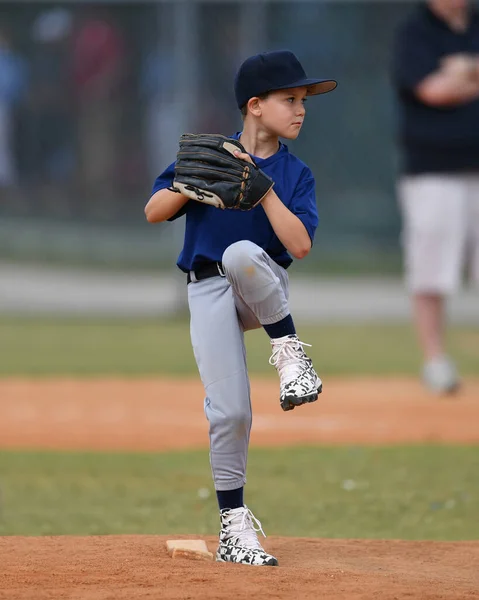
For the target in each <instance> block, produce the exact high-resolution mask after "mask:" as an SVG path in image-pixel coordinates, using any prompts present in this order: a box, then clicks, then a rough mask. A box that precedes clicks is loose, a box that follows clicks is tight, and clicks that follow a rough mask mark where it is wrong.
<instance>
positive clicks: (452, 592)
mask: <svg viewBox="0 0 479 600" xmlns="http://www.w3.org/2000/svg"><path fill="white" fill-rule="evenodd" d="M175 537H176V536H175ZM166 539H167V538H166V537H165V536H105V537H96V536H95V537H46V538H24V537H7V538H3V539H0V561H1V572H0V599H2V600H3V599H7V598H8V600H11V599H12V598H15V599H19V600H20V599H21V600H27V599H28V600H33V599H35V600H44V599H45V600H46V599H48V600H50V599H52V598H55V599H59V598H68V599H69V600H77V599H80V598H81V599H88V600H100V599H102V600H103V599H107V598H108V599H110V598H111V599H115V600H123V599H124V600H132V599H133V600H138V599H144V598H149V599H153V598H154V599H160V598H161V599H165V598H168V599H170V598H171V599H172V598H175V599H179V598H181V599H186V598H195V599H196V600H223V599H224V598H235V599H238V600H242V599H245V600H246V599H248V600H249V599H251V598H261V599H263V598H264V599H271V600H273V599H275V600H282V599H288V600H289V599H291V598H294V599H296V598H300V599H301V600H313V599H314V600H316V599H318V598H327V599H328V600H340V599H341V600H343V599H348V600H359V599H361V600H363V599H364V600H365V599H368V600H369V599H370V598H381V600H399V599H403V598H404V599H405V598H408V599H411V598H418V599H420V600H432V599H441V600H445V599H448V600H449V599H453V598H454V599H459V598H460V599H461V600H465V599H472V598H479V571H478V569H477V565H478V564H479V543H474V542H469V543H460V544H459V543H432V542H400V541H376V540H312V539H306V538H303V539H301V538H300V539H292V538H268V539H267V540H266V543H265V546H266V548H267V549H268V550H269V551H271V552H273V553H274V554H275V555H276V556H277V557H278V560H279V562H280V566H279V567H278V568H273V567H263V568H255V567H249V566H243V565H227V564H218V563H208V562H196V561H191V560H186V559H176V560H172V559H171V558H169V556H168V555H167V553H166V547H165V542H166ZM215 541H216V540H215V538H213V537H208V538H207V542H208V547H209V549H210V550H211V551H214V550H215Z"/></svg>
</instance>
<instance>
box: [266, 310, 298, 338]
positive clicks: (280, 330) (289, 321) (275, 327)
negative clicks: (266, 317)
mask: <svg viewBox="0 0 479 600" xmlns="http://www.w3.org/2000/svg"><path fill="white" fill-rule="evenodd" d="M263 328H264V330H265V331H266V333H267V334H268V335H269V337H270V338H271V339H275V338H281V337H284V336H285V335H295V334H296V328H295V326H294V323H293V317H292V316H291V315H288V316H287V317H284V319H281V321H278V322H276V323H271V324H270V325H263Z"/></svg>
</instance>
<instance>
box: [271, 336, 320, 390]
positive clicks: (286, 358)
mask: <svg viewBox="0 0 479 600" xmlns="http://www.w3.org/2000/svg"><path fill="white" fill-rule="evenodd" d="M303 346H308V347H309V348H311V344H306V343H305V342H301V341H300V340H298V338H290V337H286V338H281V339H280V340H279V341H274V342H273V353H272V355H271V357H270V359H269V364H270V365H273V366H274V367H276V368H277V370H278V373H279V375H280V378H281V384H282V385H287V384H288V383H289V382H290V381H293V380H294V379H296V378H297V377H299V376H300V375H301V374H302V373H303V372H304V370H305V369H306V368H308V366H309V359H308V358H307V356H306V355H305V353H304V350H303Z"/></svg>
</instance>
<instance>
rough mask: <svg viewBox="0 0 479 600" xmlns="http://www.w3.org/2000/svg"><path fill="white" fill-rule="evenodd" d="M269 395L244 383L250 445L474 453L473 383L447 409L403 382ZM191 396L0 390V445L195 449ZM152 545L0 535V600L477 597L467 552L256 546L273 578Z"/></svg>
mask: <svg viewBox="0 0 479 600" xmlns="http://www.w3.org/2000/svg"><path fill="white" fill-rule="evenodd" d="M277 388H278V384H277V381H275V380H274V379H273V380H255V381H254V382H253V385H252V391H253V410H254V421H253V433H252V438H251V442H252V445H256V446H259V445H263V446H266V445H273V444H275V445H281V446H283V445H286V444H290V445H292V444H297V443H300V444H305V443H317V444H379V443H381V444H388V443H411V442H412V443H420V442H432V441H434V442H442V443H461V442H464V443H476V444H477V443H478V442H479V428H478V427H477V423H478V422H479V380H478V379H475V380H474V379H473V380H469V381H467V385H466V386H465V387H464V389H463V390H462V391H461V393H460V394H458V395H457V396H454V397H452V398H447V399H438V398H435V397H432V396H430V395H428V394H427V393H426V392H425V391H424V390H423V389H422V388H421V386H420V385H419V383H417V382H416V381H413V380H408V379H398V378H394V379H383V380H380V379H349V380H329V381H328V382H327V386H326V387H325V392H324V393H323V395H322V396H321V400H320V401H319V402H316V403H315V404H312V405H308V406H305V407H301V408H300V409H296V410H295V411H293V412H291V413H283V412H282V411H281V410H280V408H279V403H278V398H277V395H278V389H277ZM202 398H203V391H202V388H201V385H200V384H199V383H198V382H197V381H195V380H183V381H175V380H162V379H152V380H131V379H130V380H128V379H125V380H114V379H107V380H100V379H98V380H80V381H75V380H67V379H63V380H62V379H60V380H17V379H10V380H8V379H7V380H2V381H0V447H2V448H57V449H67V448H68V449H70V448H72V449H99V450H101V449H130V450H170V449H180V448H186V447H190V448H191V447H204V446H205V445H206V444H207V440H208V437H207V423H206V420H205V418H204V414H203V406H202ZM169 537H175V538H176V537H181V536H176V535H175V536H169ZM165 540H166V537H162V536H104V537H87V538H76V537H75V538H74V537H44V538H35V537H30V538H23V537H3V538H0V600H3V599H7V598H8V599H9V600H16V599H19V600H26V599H29V600H30V599H32V600H52V599H54V598H55V599H57V598H68V599H69V600H78V599H84V600H106V599H119V600H121V599H128V600H138V599H143V598H148V599H153V598H154V599H159V598H161V599H170V598H171V599H180V598H181V599H187V598H195V599H196V600H207V599H208V600H215V599H218V600H219V599H223V598H234V599H235V600H241V599H246V598H248V599H249V598H256V597H259V598H261V599H263V598H270V599H279V600H281V599H294V600H296V599H297V598H299V599H301V600H312V599H317V598H320V597H324V598H327V599H328V600H330V599H332V600H336V599H337V600H339V599H341V600H346V599H347V600H349V599H351V600H359V599H361V600H369V599H372V598H381V599H385V600H400V599H401V600H402V599H406V598H408V599H411V598H418V599H421V600H432V599H441V600H446V599H447V600H449V599H453V598H454V599H458V600H459V599H461V600H464V599H472V598H477V599H479V569H478V568H477V565H478V564H479V542H464V543H459V542H457V543H433V542H400V541H376V540H357V541H356V540H313V539H293V538H267V540H266V544H265V546H266V548H267V549H269V550H270V551H272V552H273V553H274V554H275V555H276V556H277V557H278V559H279V561H280V567H279V568H261V569H255V568H252V567H246V566H237V565H224V564H216V563H204V562H201V563H196V562H193V561H188V560H172V559H170V558H169V557H168V555H167V553H166V549H165ZM207 541H208V544H209V546H210V549H211V550H212V551H214V550H215V543H216V540H215V538H212V537H211V538H207Z"/></svg>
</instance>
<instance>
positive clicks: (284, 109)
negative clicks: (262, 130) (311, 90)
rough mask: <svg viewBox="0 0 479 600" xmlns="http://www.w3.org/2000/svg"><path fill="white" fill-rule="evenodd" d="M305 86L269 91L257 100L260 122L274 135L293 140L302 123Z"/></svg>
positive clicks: (304, 111)
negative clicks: (263, 97) (261, 98)
mask: <svg viewBox="0 0 479 600" xmlns="http://www.w3.org/2000/svg"><path fill="white" fill-rule="evenodd" d="M306 92H307V88H305V87H300V88H292V89H288V90H277V91H275V92H271V93H270V94H269V95H268V97H267V98H265V99H264V100H260V101H259V103H258V104H259V108H260V109H261V122H262V124H263V125H264V126H265V127H266V128H267V129H268V131H270V132H271V133H273V134H274V135H277V136H278V137H282V138H285V139H287V140H295V139H296V138H297V137H298V135H299V132H300V131H301V127H302V125H303V121H304V117H305V114H306V109H305V107H304V103H305V101H306Z"/></svg>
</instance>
